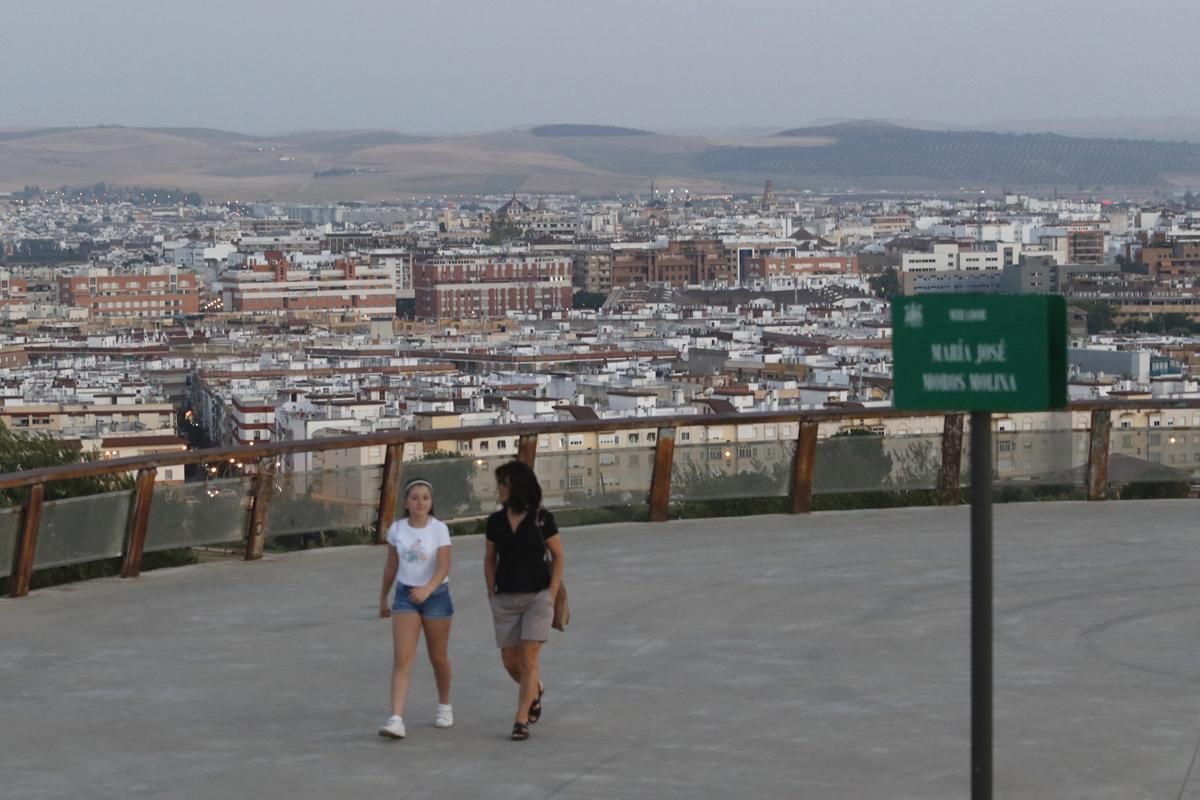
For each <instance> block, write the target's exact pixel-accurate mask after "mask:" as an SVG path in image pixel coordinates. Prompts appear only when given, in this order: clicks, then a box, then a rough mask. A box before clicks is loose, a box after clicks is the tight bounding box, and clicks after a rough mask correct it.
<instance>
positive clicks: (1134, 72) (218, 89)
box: [0, 0, 1200, 133]
mask: <svg viewBox="0 0 1200 800" xmlns="http://www.w3.org/2000/svg"><path fill="white" fill-rule="evenodd" d="M0 8H2V9H3V11H4V13H3V14H0V53H3V64H4V71H3V75H2V77H0V81H2V82H0V86H3V91H2V92H0V98H2V100H0V126H36V125H95V124H124V125H171V126H205V127H215V128H224V129H229V130H239V131H244V132H251V133H268V132H270V133H277V132H285V131H295V130H309V129H336V128H390V129H394V130H400V131H411V132H465V131H482V130H495V129H499V128H506V127H513V126H519V125H527V124H534V123H546V122H590V123H605V124H614V125H630V126H637V127H645V128H651V129H657V130H664V129H683V128H708V129H712V128H729V127H738V126H747V127H752V126H766V127H784V126H795V125H801V124H805V123H808V122H810V121H813V120H818V119H830V118H866V117H871V118H880V119H907V120H936V121H941V122H946V123H950V124H965V125H973V124H980V123H986V122H992V121H997V120H1006V119H1029V118H1038V119H1046V118H1056V119H1057V118H1076V117H1096V116H1125V117H1128V116H1161V115H1173V114H1197V113H1200V111H1198V109H1200V82H1197V81H1195V80H1194V79H1193V76H1192V75H1190V74H1189V73H1190V72H1191V70H1192V66H1191V65H1192V59H1193V55H1194V53H1195V51H1196V46H1197V41H1200V9H1198V8H1197V4H1196V0H1142V1H1141V2H1137V3H1130V2H1128V0H1005V1H1004V2H987V1H986V0H966V2H963V0H953V1H948V2H935V1H934V0H908V2H899V1H898V0H737V2H715V1H713V0H691V2H687V1H686V0H683V1H682V2H658V0H605V1H604V2H595V1H594V0H589V1H588V2H577V1H576V0H441V2H415V0H336V2H330V1H329V0H322V2H313V1H311V0H287V2H278V1H277V0H192V1H191V2H186V3H185V2H178V1H177V0H70V1H68V0H33V1H29V0H0ZM678 9H686V10H678Z"/></svg>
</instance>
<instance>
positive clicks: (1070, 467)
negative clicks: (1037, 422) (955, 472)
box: [964, 430, 1089, 487]
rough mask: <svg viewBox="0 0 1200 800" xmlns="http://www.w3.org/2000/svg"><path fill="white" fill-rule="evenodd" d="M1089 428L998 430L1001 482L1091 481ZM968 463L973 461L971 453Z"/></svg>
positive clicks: (995, 446) (995, 460) (995, 444)
mask: <svg viewBox="0 0 1200 800" xmlns="http://www.w3.org/2000/svg"><path fill="white" fill-rule="evenodd" d="M1088 438H1089V434H1088V432H1087V431H1086V430H1045V431H1031V430H1022V431H995V432H994V433H993V434H992V470H993V473H994V481H995V483H996V484H997V485H999V486H1013V487H1021V486H1062V487H1084V486H1086V485H1087V465H1088ZM964 463H965V464H967V465H969V464H970V457H969V454H968V456H967V458H965V459H964Z"/></svg>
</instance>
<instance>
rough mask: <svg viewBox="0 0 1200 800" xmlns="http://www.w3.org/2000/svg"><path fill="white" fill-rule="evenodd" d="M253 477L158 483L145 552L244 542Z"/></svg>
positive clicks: (151, 506)
mask: <svg viewBox="0 0 1200 800" xmlns="http://www.w3.org/2000/svg"><path fill="white" fill-rule="evenodd" d="M253 483H254V478H253V477H252V476H250V477H240V478H217V479H213V480H207V481H197V482H195V483H184V484H177V485H171V486H155V487H154V501H153V502H152V503H151V504H150V521H149V523H148V526H147V529H146V552H154V551H156V550H170V549H172V548H175V547H202V546H204V545H214V544H225V543H227V542H238V541H242V540H243V539H244V538H245V536H246V513H247V511H248V510H249V507H250V491H251V487H252V486H253Z"/></svg>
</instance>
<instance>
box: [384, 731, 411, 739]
mask: <svg viewBox="0 0 1200 800" xmlns="http://www.w3.org/2000/svg"><path fill="white" fill-rule="evenodd" d="M379 735H380V736H382V737H383V738H384V739H403V738H404V736H405V734H402V733H401V734H396V733H392V732H391V731H383V730H381V731H380V732H379Z"/></svg>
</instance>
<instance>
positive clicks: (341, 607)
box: [0, 500, 1200, 800]
mask: <svg viewBox="0 0 1200 800" xmlns="http://www.w3.org/2000/svg"><path fill="white" fill-rule="evenodd" d="M1198 512H1200V505H1198V504H1197V502H1196V501H1194V500H1191V501H1188V500H1178V501H1174V500H1172V501H1150V502H1108V503H1091V504H1088V503H1042V504H1022V505H1005V506H998V507H997V508H996V700H995V710H996V733H995V736H996V796H997V797H998V798H1055V799H1056V800H1068V799H1070V798H1080V799H1081V800H1082V799H1083V798H1087V800H1101V799H1103V798H1112V799H1113V800H1118V799H1119V800H1128V799H1129V798H1151V799H1152V798H1162V799H1163V800H1176V799H1177V798H1179V797H1185V798H1193V800H1196V798H1200V775H1196V774H1192V775H1191V779H1190V782H1189V780H1188V776H1189V771H1193V770H1194V771H1195V772H1200V767H1197V766H1194V765H1193V760H1194V757H1195V755H1196V751H1197V745H1198V742H1200V598H1198V597H1197V588H1198V586H1200V513H1198ZM967 525H968V513H967V509H966V508H961V507H960V508H951V509H888V510H878V511H856V512H832V513H818V514H812V515H809V516H803V517H785V516H768V517H753V518H742V519H727V520H698V521H680V522H671V523H665V524H661V525H650V524H628V525H613V526H598V527H592V528H583V529H579V530H575V531H567V532H566V534H565V539H564V541H565V544H566V547H567V556H568V565H567V575H568V586H569V588H570V591H571V598H572V606H573V611H574V615H575V618H574V621H573V623H572V625H571V627H570V629H569V631H568V632H567V633H566V634H557V633H556V634H555V635H554V638H553V640H552V642H551V643H550V644H549V645H548V646H547V650H546V656H545V680H546V685H547V694H546V700H545V709H546V710H545V716H544V718H543V721H542V722H541V723H539V724H538V725H536V726H534V728H533V738H532V739H531V740H530V741H528V742H525V743H514V742H510V741H508V739H507V733H508V730H509V727H510V724H511V720H512V711H513V705H514V703H515V688H514V687H513V686H512V684H511V683H510V682H509V679H508V678H507V676H506V675H504V674H503V672H502V670H501V668H500V664H499V657H498V654H497V652H496V650H495V647H494V643H493V641H492V637H491V624H490V617H489V614H488V610H487V604H486V601H485V598H484V592H483V586H482V583H483V581H482V569H481V566H480V557H481V554H482V549H483V548H482V540H481V539H480V538H478V537H468V538H460V539H456V540H455V563H454V571H453V573H452V577H451V586H452V589H453V592H454V599H455V603H456V605H457V608H458V615H457V617H456V618H455V627H454V632H453V635H452V637H451V657H452V660H453V663H454V667H455V671H456V674H455V691H454V706H455V715H456V722H457V724H456V726H455V727H454V728H453V729H451V730H448V731H441V730H435V729H434V728H433V727H432V724H431V723H432V717H433V711H434V704H435V702H436V698H435V696H434V695H433V693H432V692H433V681H432V675H431V673H430V670H429V666H428V662H427V661H425V660H419V661H418V663H417V666H416V667H415V670H414V685H413V688H412V692H411V694H410V698H409V709H408V712H407V713H406V715H405V716H406V720H407V722H408V728H409V738H408V739H406V740H404V741H403V742H389V741H384V740H382V739H379V738H378V737H377V736H376V735H375V729H376V728H377V727H378V725H379V724H380V723H381V722H382V721H383V719H384V718H385V717H386V716H387V713H388V712H387V704H388V700H387V685H388V670H389V665H390V639H389V629H388V623H386V622H383V621H381V620H378V619H376V618H375V608H376V597H377V592H378V583H379V578H380V570H381V567H382V558H383V551H382V550H381V549H378V548H367V547H359V548H341V549H332V550H323V551H308V552H303V553H296V554H289V555H283V556H270V557H268V558H267V559H266V560H264V561H263V562H259V563H243V562H224V563H210V564H202V565H197V566H193V567H185V568H182V569H175V570H164V571H159V572H153V573H148V574H146V575H144V576H143V577H141V578H139V579H136V580H134V581H120V580H118V579H110V580H99V581H92V582H88V583H81V584H75V585H71V586H65V587H59V588H54V589H45V590H40V591H36V592H34V593H33V594H32V595H31V596H30V597H29V598H27V599H24V600H0V687H2V688H0V719H3V724H2V725H0V797H4V798H6V800H26V799H29V798H72V799H73V800H77V799H78V798H151V797H170V798H215V797H221V798H242V797H246V798H249V797H255V798H262V797H280V798H289V800H297V798H318V797H320V798H326V797H350V798H354V797H382V796H387V797H395V798H433V797H438V798H446V797H465V798H470V797H487V798H550V797H554V798H606V799H607V798H689V800H697V799H699V798H730V797H732V798H741V797H757V798H791V797H798V798H845V799H846V800H851V799H853V800H859V799H860V798H889V799H892V800H900V799H903V798H913V799H914V800H916V798H921V800H934V799H936V798H947V799H949V798H956V799H959V798H964V797H967V796H968V794H969V782H968V753H969V739H968V736H969V697H970V695H969V677H970V675H969V661H968V659H969V638H968V635H969V628H968V624H969V597H968V582H967V581H968V536H967ZM1185 784H1186V785H1185Z"/></svg>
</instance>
